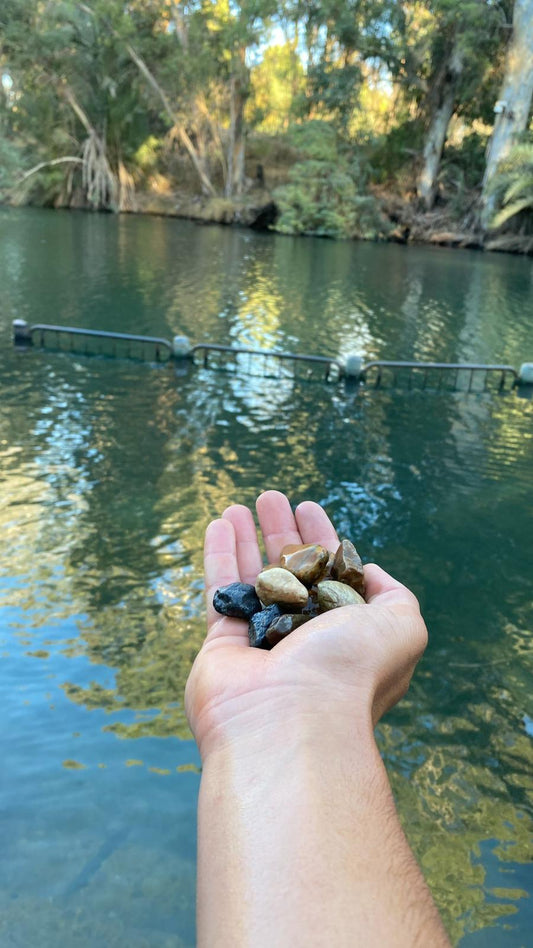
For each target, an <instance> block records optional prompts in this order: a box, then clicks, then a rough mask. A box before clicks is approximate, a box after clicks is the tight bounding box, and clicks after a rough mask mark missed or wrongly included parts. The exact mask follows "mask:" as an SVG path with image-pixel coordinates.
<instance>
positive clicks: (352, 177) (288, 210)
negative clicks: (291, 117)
mask: <svg viewBox="0 0 533 948" xmlns="http://www.w3.org/2000/svg"><path fill="white" fill-rule="evenodd" d="M290 137H291V139H292V141H293V143H294V145H295V147H297V148H298V150H299V152H300V154H301V160H300V161H298V162H296V164H295V165H294V166H293V167H292V168H291V170H290V172H289V181H288V183H287V184H285V185H283V186H281V187H279V188H277V189H276V191H275V192H274V199H275V201H276V203H277V205H278V208H279V211H280V216H279V218H278V221H277V224H276V230H278V231H279V232H280V233H282V234H314V235H315V236H321V237H337V238H342V237H344V238H350V237H364V238H367V239H369V238H377V237H379V236H381V235H383V234H385V233H386V231H387V223H386V221H385V220H384V218H383V217H382V215H381V214H380V211H379V206H378V203H377V201H376V199H375V198H374V197H373V195H372V194H371V193H369V192H368V190H367V183H368V181H367V179H368V173H367V171H366V169H364V167H363V166H362V165H361V163H360V162H359V161H358V160H357V158H355V157H354V155H353V154H352V153H350V152H349V151H347V150H346V151H343V150H342V149H341V148H340V147H339V143H338V139H337V135H336V132H335V130H334V129H333V128H332V127H331V126H330V125H328V124H327V123H326V122H318V121H312V122H307V123H306V124H304V125H299V126H295V128H294V129H293V130H292V131H291V133H290Z"/></svg>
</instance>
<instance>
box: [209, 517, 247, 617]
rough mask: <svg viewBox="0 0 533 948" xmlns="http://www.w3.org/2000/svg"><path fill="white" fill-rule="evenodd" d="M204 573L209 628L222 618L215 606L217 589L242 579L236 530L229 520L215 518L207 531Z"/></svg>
mask: <svg viewBox="0 0 533 948" xmlns="http://www.w3.org/2000/svg"><path fill="white" fill-rule="evenodd" d="M204 573H205V595H206V600H207V627H208V629H209V628H211V626H212V625H213V623H214V622H215V621H216V620H217V619H219V618H220V616H219V614H218V612H216V610H215V609H214V608H213V595H214V593H215V591H216V590H217V589H218V588H219V586H227V585H228V584H229V583H238V582H239V579H240V576H239V567H238V563H237V545H236V539H235V530H234V528H233V524H232V523H230V521H229V520H213V522H212V523H210V524H209V526H208V528H207V530H206V532H205V542H204Z"/></svg>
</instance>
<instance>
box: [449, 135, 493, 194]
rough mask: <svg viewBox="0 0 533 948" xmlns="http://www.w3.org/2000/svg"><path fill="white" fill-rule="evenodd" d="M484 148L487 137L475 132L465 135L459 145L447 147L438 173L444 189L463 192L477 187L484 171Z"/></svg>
mask: <svg viewBox="0 0 533 948" xmlns="http://www.w3.org/2000/svg"><path fill="white" fill-rule="evenodd" d="M486 148H487V136H486V135H480V134H479V133H477V132H471V133H470V134H469V135H465V137H464V139H463V141H462V142H461V144H460V145H447V146H446V150H445V152H444V156H443V159H442V164H441V173H440V180H441V182H442V183H443V185H444V187H445V189H450V188H452V189H455V190H457V191H464V190H471V189H473V188H476V187H478V185H479V182H480V181H481V179H482V178H483V171H484V169H485V152H486Z"/></svg>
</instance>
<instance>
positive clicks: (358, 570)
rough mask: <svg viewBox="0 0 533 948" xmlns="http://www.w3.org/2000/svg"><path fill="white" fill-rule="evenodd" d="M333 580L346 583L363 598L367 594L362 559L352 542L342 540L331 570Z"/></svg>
mask: <svg viewBox="0 0 533 948" xmlns="http://www.w3.org/2000/svg"><path fill="white" fill-rule="evenodd" d="M331 575H332V577H333V579H336V580H338V581H339V583H346V585H347V586H351V587H352V589H355V590H356V592H358V593H360V594H361V595H362V596H364V594H365V574H364V571H363V564H362V562H361V557H360V556H359V553H358V552H357V550H356V549H355V547H354V545H353V543H352V542H351V541H350V540H342V541H341V543H340V546H339V548H338V550H337V552H336V553H335V558H334V560H333V567H332V570H331Z"/></svg>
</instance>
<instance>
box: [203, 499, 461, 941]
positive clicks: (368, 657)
mask: <svg viewBox="0 0 533 948" xmlns="http://www.w3.org/2000/svg"><path fill="white" fill-rule="evenodd" d="M257 509H258V516H259V521H260V525H261V528H262V532H263V537H264V541H265V546H266V549H267V555H268V558H269V560H271V561H274V560H276V559H277V557H278V555H279V552H280V550H281V548H282V546H283V545H285V544H286V543H291V542H296V543H297V542H315V541H317V542H320V543H322V544H323V545H324V546H326V547H328V548H330V549H331V548H333V549H334V548H335V545H336V544H337V542H338V540H337V537H336V534H335V531H334V529H333V527H332V525H331V523H330V521H329V519H328V518H327V516H326V515H325V513H324V511H323V510H322V509H321V508H320V507H318V505H316V504H310V503H306V504H302V505H301V506H300V507H299V508H298V509H297V511H296V514H295V516H293V514H292V511H291V509H290V505H289V503H288V501H287V499H286V498H285V497H284V496H283V495H281V494H278V493H277V492H274V491H268V492H266V493H265V494H263V495H261V497H260V498H259V499H258V503H257ZM205 554H206V555H205V563H206V584H207V599H208V626H209V628H208V635H207V638H206V641H205V643H204V646H203V648H202V650H201V652H200V654H199V656H198V658H197V660H196V662H195V665H194V667H193V670H192V673H191V676H190V679H189V682H188V686H187V694H186V701H187V712H188V715H189V721H190V723H191V727H192V729H193V733H194V734H195V737H196V739H197V742H198V745H199V748H200V752H201V755H202V763H203V770H202V782H201V789H200V801H199V813H198V818H199V835H198V945H199V948H226V946H228V948H229V946H232V948H245V946H246V948H247V946H250V948H262V946H265V948H266V946H276V948H285V946H286V948H289V946H290V948H293V946H294V948H299V946H302V948H303V946H306V948H307V946H315V945H316V946H324V945H327V946H329V945H331V946H335V948H344V946H346V948H348V946H354V945H359V944H360V945H362V946H365V948H374V946H376V948H377V946H380V948H381V946H398V948H404V946H405V948H408V946H409V948H411V946H416V945H420V946H422V945H423V946H427V945H431V946H432V948H433V946H435V948H440V946H449V941H448V939H447V936H446V934H445V931H444V929H443V927H442V923H441V921H440V918H439V916H438V913H437V910H436V908H435V906H434V903H433V901H432V898H431V895H430V893H429V890H428V889H427V886H426V884H425V882H424V879H423V876H422V874H421V872H420V870H419V868H418V866H417V864H416V861H415V859H414V856H413V854H412V852H411V850H410V848H409V846H408V843H407V841H406V839H405V836H404V834H403V831H402V828H401V825H400V822H399V819H398V816H397V813H396V809H395V806H394V801H393V798H392V793H391V790H390V785H389V782H388V779H387V775H386V772H385V768H384V766H383V763H382V760H381V757H380V755H379V752H378V750H377V747H376V744H375V741H374V736H373V726H374V724H375V723H376V721H377V720H378V719H379V717H381V715H382V714H383V713H384V712H385V711H386V710H387V709H388V708H390V707H391V706H392V705H393V704H395V703H396V701H397V700H398V699H399V698H400V697H401V696H402V694H403V693H404V692H405V690H406V689H407V686H408V683H409V680H410V678H411V675H412V672H413V670H414V667H415V664H416V662H417V660H418V658H419V657H420V655H421V653H422V651H423V649H424V647H425V643H426V631H425V626H424V623H423V621H422V619H421V617H420V613H419V610H418V604H417V602H416V599H415V597H414V596H413V595H412V594H411V593H410V592H409V591H408V590H407V589H406V588H405V587H403V586H401V585H400V584H399V583H396V582H395V581H394V580H393V579H392V578H391V577H389V576H387V574H386V573H384V572H383V571H382V570H380V569H379V567H377V566H368V567H365V576H366V581H367V589H368V592H367V599H368V605H364V606H349V607H345V608H343V609H338V610H334V611H333V612H330V613H327V614H325V615H323V616H319V617H317V618H316V619H313V620H311V621H310V622H308V623H306V624H305V625H304V626H302V627H300V628H299V629H297V630H295V631H294V632H293V633H292V634H291V635H290V636H288V638H287V639H285V640H284V641H282V642H281V643H279V645H277V646H276V647H275V648H274V649H273V650H272V651H271V652H264V651H262V650H259V649H251V648H249V646H248V638H247V632H246V624H245V623H244V622H241V621H239V620H234V619H229V618H221V617H220V616H218V615H217V614H216V613H214V611H213V609H212V605H211V603H212V595H213V591H214V589H215V588H216V587H217V586H222V585H225V584H227V583H230V582H234V581H237V580H239V579H240V580H242V581H244V582H254V580H255V577H256V576H257V573H258V572H259V570H260V568H261V556H260V553H259V547H258V544H257V537H256V532H255V526H254V523H253V518H252V516H251V514H250V512H249V511H247V510H246V508H243V507H240V506H236V507H231V508H229V509H228V510H227V511H226V512H225V513H224V515H223V518H222V520H218V521H215V522H214V523H212V524H211V525H210V527H209V528H208V531H207V534H206V546H205Z"/></svg>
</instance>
